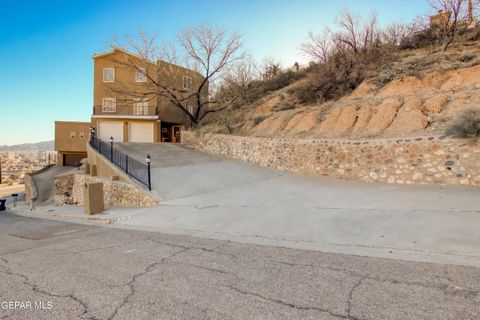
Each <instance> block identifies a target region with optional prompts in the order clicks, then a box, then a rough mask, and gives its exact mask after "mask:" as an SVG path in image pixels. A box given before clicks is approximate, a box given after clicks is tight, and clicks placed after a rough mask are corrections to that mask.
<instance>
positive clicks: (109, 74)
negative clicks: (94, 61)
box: [103, 68, 115, 82]
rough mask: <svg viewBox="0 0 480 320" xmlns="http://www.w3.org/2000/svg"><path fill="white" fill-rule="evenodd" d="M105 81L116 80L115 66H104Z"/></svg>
mask: <svg viewBox="0 0 480 320" xmlns="http://www.w3.org/2000/svg"><path fill="white" fill-rule="evenodd" d="M103 82H115V68H103Z"/></svg>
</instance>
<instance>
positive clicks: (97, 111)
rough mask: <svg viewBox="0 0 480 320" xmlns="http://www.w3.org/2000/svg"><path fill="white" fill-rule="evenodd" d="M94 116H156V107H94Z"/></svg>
mask: <svg viewBox="0 0 480 320" xmlns="http://www.w3.org/2000/svg"><path fill="white" fill-rule="evenodd" d="M93 115H96V116H98V115H101V116H156V115H158V112H157V107H156V106H142V105H128V106H119V105H117V106H101V105H98V106H93Z"/></svg>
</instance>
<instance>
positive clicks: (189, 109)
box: [187, 106, 193, 116]
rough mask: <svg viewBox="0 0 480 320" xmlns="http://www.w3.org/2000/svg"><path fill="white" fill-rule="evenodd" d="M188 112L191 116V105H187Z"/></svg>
mask: <svg viewBox="0 0 480 320" xmlns="http://www.w3.org/2000/svg"><path fill="white" fill-rule="evenodd" d="M187 109H188V113H190V114H191V115H192V116H193V106H187Z"/></svg>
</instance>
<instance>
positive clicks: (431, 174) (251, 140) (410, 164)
mask: <svg viewBox="0 0 480 320" xmlns="http://www.w3.org/2000/svg"><path fill="white" fill-rule="evenodd" d="M181 141H182V144H184V145H186V146H189V147H192V148H196V149H199V150H203V151H206V152H209V153H213V154H217V155H223V156H225V157H229V158H234V159H239V160H243V161H248V162H252V163H255V164H258V165H261V166H264V167H269V168H273V169H277V170H283V171H290V172H295V173H301V174H306V175H316V176H325V177H332V178H337V179H349V180H363V181H369V182H385V183H392V184H393V183H397V184H448V185H466V186H480V143H479V142H478V140H472V139H450V138H444V137H419V138H408V139H378V140H358V141H351V140H330V139H308V140H307V139H305V140H303V139H279V138H260V137H240V136H231V135H219V134H206V135H198V134H196V133H192V132H185V131H183V132H182V139H181Z"/></svg>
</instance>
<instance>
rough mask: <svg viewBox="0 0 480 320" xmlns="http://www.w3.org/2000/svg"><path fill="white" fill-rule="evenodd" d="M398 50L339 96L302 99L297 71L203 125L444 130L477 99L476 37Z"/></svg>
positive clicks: (290, 133) (350, 134) (303, 130)
mask: <svg viewBox="0 0 480 320" xmlns="http://www.w3.org/2000/svg"><path fill="white" fill-rule="evenodd" d="M401 54H402V57H401V58H400V59H399V60H398V61H396V62H394V63H392V64H389V65H386V66H383V67H382V68H381V69H380V70H378V71H376V72H375V73H373V74H372V75H370V77H369V78H368V79H366V80H364V81H363V83H362V84H361V85H360V86H359V87H358V88H357V89H356V90H355V91H353V92H352V93H351V94H349V95H347V96H344V97H343V98H341V99H339V100H337V101H328V102H325V103H321V104H314V105H304V104H302V103H299V102H298V101H296V100H295V97H294V95H293V94H292V92H294V91H295V88H296V87H300V86H301V85H302V81H308V78H307V79H302V80H299V81H297V82H295V83H293V84H291V85H290V86H288V87H286V88H283V89H281V90H278V91H275V92H272V93H270V94H268V95H267V96H265V97H263V98H261V99H260V100H258V101H256V102H254V103H252V104H250V105H245V106H242V107H241V108H239V109H236V110H233V111H228V113H227V114H223V115H217V116H216V117H215V118H213V119H212V120H211V121H210V122H209V123H208V124H206V125H205V126H203V127H202V128H201V130H202V131H203V132H216V133H228V131H227V128H228V129H229V131H231V133H233V134H237V135H253V136H285V137H301V138H307V137H308V138H318V137H335V138H369V137H397V136H417V135H427V134H443V131H444V129H445V127H446V125H447V124H448V123H449V122H450V121H451V120H452V119H454V118H455V115H456V114H457V113H458V112H459V111H460V110H462V109H465V108H468V107H471V106H478V107H480V44H479V43H478V42H470V43H457V44H455V45H454V46H453V47H452V49H451V50H449V51H448V52H447V53H443V52H439V51H433V50H426V49H421V50H416V51H405V52H402V53H401ZM219 119H220V120H219ZM224 119H227V120H224ZM227 125H228V126H227Z"/></svg>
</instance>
